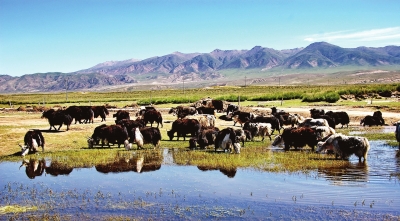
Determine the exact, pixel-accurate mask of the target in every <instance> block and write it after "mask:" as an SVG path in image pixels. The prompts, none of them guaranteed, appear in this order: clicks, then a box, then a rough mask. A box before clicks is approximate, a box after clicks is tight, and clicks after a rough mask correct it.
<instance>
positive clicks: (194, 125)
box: [167, 118, 201, 140]
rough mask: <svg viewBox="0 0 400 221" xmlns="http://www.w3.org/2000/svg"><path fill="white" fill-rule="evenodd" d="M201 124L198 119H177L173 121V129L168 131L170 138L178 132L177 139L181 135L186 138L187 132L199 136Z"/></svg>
mask: <svg viewBox="0 0 400 221" xmlns="http://www.w3.org/2000/svg"><path fill="white" fill-rule="evenodd" d="M200 128H201V125H200V123H199V121H198V120H196V119H186V118H185V119H177V120H175V121H174V122H173V123H172V128H171V130H169V131H167V134H168V137H169V140H172V139H173V138H174V134H175V132H176V136H177V140H179V137H183V140H186V134H191V135H192V137H196V136H198V134H199V132H200Z"/></svg>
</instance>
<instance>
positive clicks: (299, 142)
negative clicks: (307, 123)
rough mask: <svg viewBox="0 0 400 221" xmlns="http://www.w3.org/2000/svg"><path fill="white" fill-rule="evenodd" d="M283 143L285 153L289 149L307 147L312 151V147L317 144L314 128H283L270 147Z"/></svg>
mask: <svg viewBox="0 0 400 221" xmlns="http://www.w3.org/2000/svg"><path fill="white" fill-rule="evenodd" d="M282 143H284V145H285V147H284V149H285V150H286V151H287V150H289V149H290V147H294V148H295V149H297V148H298V147H304V146H306V145H308V146H309V147H311V149H312V150H313V151H314V147H315V146H316V145H317V143H318V137H317V133H316V131H315V129H314V128H310V127H298V128H294V127H292V128H285V129H284V130H283V132H282V134H281V135H278V136H276V137H275V139H274V142H273V143H272V146H277V145H280V144H282Z"/></svg>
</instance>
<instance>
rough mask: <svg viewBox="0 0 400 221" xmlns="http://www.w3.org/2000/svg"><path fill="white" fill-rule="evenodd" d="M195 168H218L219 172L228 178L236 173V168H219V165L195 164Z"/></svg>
mask: <svg viewBox="0 0 400 221" xmlns="http://www.w3.org/2000/svg"><path fill="white" fill-rule="evenodd" d="M197 168H198V169H199V170H201V171H209V170H219V171H220V172H221V173H223V174H224V175H226V176H227V177H229V178H233V177H235V175H236V170H237V169H236V168H229V169H227V168H219V167H217V168H216V167H209V166H197Z"/></svg>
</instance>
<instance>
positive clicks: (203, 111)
mask: <svg viewBox="0 0 400 221" xmlns="http://www.w3.org/2000/svg"><path fill="white" fill-rule="evenodd" d="M196 111H197V113H198V114H209V115H214V116H215V108H213V107H203V106H201V107H197V108H196Z"/></svg>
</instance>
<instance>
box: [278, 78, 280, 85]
mask: <svg viewBox="0 0 400 221" xmlns="http://www.w3.org/2000/svg"><path fill="white" fill-rule="evenodd" d="M278 79H279V86H281V77H279V78H278Z"/></svg>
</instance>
